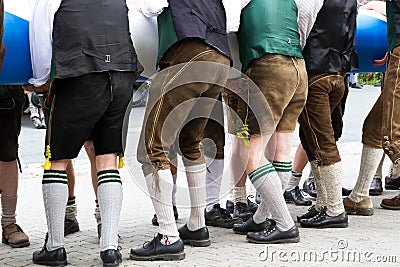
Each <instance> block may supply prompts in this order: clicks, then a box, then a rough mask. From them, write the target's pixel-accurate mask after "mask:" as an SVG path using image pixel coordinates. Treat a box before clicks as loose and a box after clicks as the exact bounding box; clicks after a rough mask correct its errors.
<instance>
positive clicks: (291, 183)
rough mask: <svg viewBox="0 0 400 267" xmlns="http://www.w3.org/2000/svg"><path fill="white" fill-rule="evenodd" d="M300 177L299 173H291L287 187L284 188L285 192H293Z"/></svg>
mask: <svg viewBox="0 0 400 267" xmlns="http://www.w3.org/2000/svg"><path fill="white" fill-rule="evenodd" d="M301 175H302V173H301V172H295V171H292V173H291V175H290V179H289V182H288V185H287V186H286V191H290V190H293V189H294V188H295V187H296V186H299V183H300V180H301Z"/></svg>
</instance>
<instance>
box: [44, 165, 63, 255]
mask: <svg viewBox="0 0 400 267" xmlns="http://www.w3.org/2000/svg"><path fill="white" fill-rule="evenodd" d="M42 192H43V202H44V209H45V212H46V220H47V229H48V240H47V244H46V247H47V250H48V251H53V250H55V249H58V248H61V247H64V219H65V208H66V206H67V200H68V180H67V173H66V172H65V171H53V170H45V171H44V173H43V180H42Z"/></svg>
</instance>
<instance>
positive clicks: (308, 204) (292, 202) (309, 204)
mask: <svg viewBox="0 0 400 267" xmlns="http://www.w3.org/2000/svg"><path fill="white" fill-rule="evenodd" d="M285 201H286V203H289V204H294V205H296V206H304V207H306V206H311V205H312V202H311V201H310V203H307V204H306V203H304V204H300V203H296V202H294V201H292V200H285Z"/></svg>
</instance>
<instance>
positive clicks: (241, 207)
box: [233, 202, 253, 221]
mask: <svg viewBox="0 0 400 267" xmlns="http://www.w3.org/2000/svg"><path fill="white" fill-rule="evenodd" d="M251 216H253V213H252V212H251V210H250V209H249V206H248V205H247V204H246V203H243V202H236V204H235V208H234V209H233V217H238V218H240V219H242V220H243V221H247V220H248V219H249V218H251Z"/></svg>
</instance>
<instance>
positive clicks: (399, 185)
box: [385, 176, 400, 190]
mask: <svg viewBox="0 0 400 267" xmlns="http://www.w3.org/2000/svg"><path fill="white" fill-rule="evenodd" d="M385 189H386V190H399V189H400V178H396V179H393V178H390V177H389V176H386V177H385Z"/></svg>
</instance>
